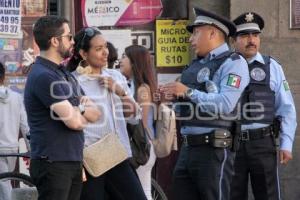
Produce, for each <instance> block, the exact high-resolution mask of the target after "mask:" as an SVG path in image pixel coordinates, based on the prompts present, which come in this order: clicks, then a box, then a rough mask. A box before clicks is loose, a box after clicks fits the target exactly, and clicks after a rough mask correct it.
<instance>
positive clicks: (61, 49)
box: [58, 44, 71, 59]
mask: <svg viewBox="0 0 300 200" xmlns="http://www.w3.org/2000/svg"><path fill="white" fill-rule="evenodd" d="M58 53H59V55H60V56H61V57H62V58H63V59H66V58H68V57H70V56H71V51H70V48H69V49H68V50H66V49H65V47H64V46H63V45H62V44H60V45H59V47H58Z"/></svg>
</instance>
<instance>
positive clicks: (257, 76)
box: [250, 67, 266, 81]
mask: <svg viewBox="0 0 300 200" xmlns="http://www.w3.org/2000/svg"><path fill="white" fill-rule="evenodd" d="M250 76H251V78H252V79H254V80H256V81H262V80H264V79H265V78H266V72H265V71H264V70H263V69H261V68H258V67H255V68H253V69H252V70H251V72H250Z"/></svg>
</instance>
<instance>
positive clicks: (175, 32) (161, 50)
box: [156, 20, 190, 67]
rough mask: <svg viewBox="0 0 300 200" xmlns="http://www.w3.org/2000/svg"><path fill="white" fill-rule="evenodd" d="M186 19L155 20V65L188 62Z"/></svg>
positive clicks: (163, 65)
mask: <svg viewBox="0 0 300 200" xmlns="http://www.w3.org/2000/svg"><path fill="white" fill-rule="evenodd" d="M187 23H188V20H177V21H174V20H156V66H157V67H180V66H185V65H187V64H188V63H189V37H190V34H189V32H188V31H187V30H186V25H187Z"/></svg>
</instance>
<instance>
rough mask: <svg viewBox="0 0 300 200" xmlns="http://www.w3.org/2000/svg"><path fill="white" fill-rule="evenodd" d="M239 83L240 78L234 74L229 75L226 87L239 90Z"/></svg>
mask: <svg viewBox="0 0 300 200" xmlns="http://www.w3.org/2000/svg"><path fill="white" fill-rule="evenodd" d="M240 83H241V77H240V76H238V75H235V74H229V76H228V80H227V85H228V86H231V87H235V88H239V87H240Z"/></svg>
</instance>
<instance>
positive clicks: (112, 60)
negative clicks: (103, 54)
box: [107, 42, 119, 69]
mask: <svg viewBox="0 0 300 200" xmlns="http://www.w3.org/2000/svg"><path fill="white" fill-rule="evenodd" d="M107 48H108V52H109V54H108V58H107V67H108V68H109V69H116V68H119V60H118V51H117V49H116V48H115V46H114V45H113V44H112V43H111V42H107Z"/></svg>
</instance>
